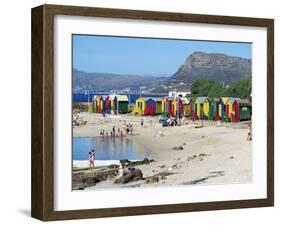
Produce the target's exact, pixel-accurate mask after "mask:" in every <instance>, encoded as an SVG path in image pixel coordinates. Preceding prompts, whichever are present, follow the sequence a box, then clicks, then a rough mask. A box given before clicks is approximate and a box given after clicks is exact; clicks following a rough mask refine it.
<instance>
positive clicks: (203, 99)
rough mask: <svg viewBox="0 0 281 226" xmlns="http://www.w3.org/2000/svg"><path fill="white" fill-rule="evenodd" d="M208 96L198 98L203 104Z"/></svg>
mask: <svg viewBox="0 0 281 226" xmlns="http://www.w3.org/2000/svg"><path fill="white" fill-rule="evenodd" d="M206 98H207V97H197V100H198V102H199V103H200V104H203V103H204V101H205V99H206Z"/></svg>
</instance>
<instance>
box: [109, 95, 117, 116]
mask: <svg viewBox="0 0 281 226" xmlns="http://www.w3.org/2000/svg"><path fill="white" fill-rule="evenodd" d="M115 96H116V94H111V95H109V98H110V105H111V106H110V107H111V111H113V112H114V113H115V104H114V99H115Z"/></svg>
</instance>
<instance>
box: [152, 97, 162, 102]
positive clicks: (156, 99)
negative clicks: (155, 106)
mask: <svg viewBox="0 0 281 226" xmlns="http://www.w3.org/2000/svg"><path fill="white" fill-rule="evenodd" d="M152 99H153V100H155V101H156V102H160V101H161V100H162V98H161V97H153V98H152Z"/></svg>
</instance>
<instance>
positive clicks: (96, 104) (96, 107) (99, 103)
mask: <svg viewBox="0 0 281 226" xmlns="http://www.w3.org/2000/svg"><path fill="white" fill-rule="evenodd" d="M102 109H103V100H102V96H94V97H93V112H95V113H101V112H102Z"/></svg>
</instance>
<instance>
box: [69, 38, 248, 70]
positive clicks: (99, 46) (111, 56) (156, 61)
mask: <svg viewBox="0 0 281 226" xmlns="http://www.w3.org/2000/svg"><path fill="white" fill-rule="evenodd" d="M72 40H73V67H74V68H75V69H78V70H82V71H86V72H102V73H117V74H135V75H169V76H170V75H172V74H174V73H175V72H176V71H177V69H178V68H179V66H180V65H182V64H183V63H184V61H185V60H186V58H187V57H188V56H189V55H190V54H192V53H193V52H195V51H202V52H206V53H224V54H227V55H231V56H239V57H244V58H252V48H251V46H252V45H251V44H249V43H233V42H210V41H192V40H171V39H150V38H126V37H112V36H94V35H73V39H72Z"/></svg>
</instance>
